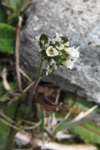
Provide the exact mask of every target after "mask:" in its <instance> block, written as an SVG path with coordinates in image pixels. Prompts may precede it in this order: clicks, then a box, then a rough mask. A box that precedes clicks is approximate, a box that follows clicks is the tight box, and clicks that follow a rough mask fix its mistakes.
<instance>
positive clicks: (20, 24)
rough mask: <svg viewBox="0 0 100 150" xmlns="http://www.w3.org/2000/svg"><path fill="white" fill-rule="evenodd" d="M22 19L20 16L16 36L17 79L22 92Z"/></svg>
mask: <svg viewBox="0 0 100 150" xmlns="http://www.w3.org/2000/svg"><path fill="white" fill-rule="evenodd" d="M22 21H23V18H22V17H21V16H19V22H18V27H17V37H16V51H15V56H16V73H17V81H18V86H19V91H20V93H22V91H23V89H22V84H21V76H20V67H19V65H20V61H19V46H20V31H21V27H22Z"/></svg>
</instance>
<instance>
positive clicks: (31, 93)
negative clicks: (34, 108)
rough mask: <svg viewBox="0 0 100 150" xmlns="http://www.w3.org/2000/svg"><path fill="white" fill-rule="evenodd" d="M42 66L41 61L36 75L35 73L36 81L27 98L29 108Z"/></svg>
mask: <svg viewBox="0 0 100 150" xmlns="http://www.w3.org/2000/svg"><path fill="white" fill-rule="evenodd" d="M43 64H44V62H43V61H41V63H40V66H39V70H38V73H37V77H36V80H35V83H34V85H33V87H32V89H31V92H30V95H29V98H28V106H31V104H32V98H33V96H34V95H35V93H36V89H37V86H38V84H39V81H40V76H41V72H42V69H43Z"/></svg>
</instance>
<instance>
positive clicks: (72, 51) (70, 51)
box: [65, 47, 79, 58]
mask: <svg viewBox="0 0 100 150" xmlns="http://www.w3.org/2000/svg"><path fill="white" fill-rule="evenodd" d="M78 50H79V47H78V48H76V49H75V48H74V47H69V48H65V51H66V52H67V53H68V54H69V56H71V57H72V58H78V57H79V51H78Z"/></svg>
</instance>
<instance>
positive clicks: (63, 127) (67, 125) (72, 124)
mask: <svg viewBox="0 0 100 150" xmlns="http://www.w3.org/2000/svg"><path fill="white" fill-rule="evenodd" d="M94 117H95V114H94V115H92V116H91V117H89V118H82V119H81V120H78V121H74V122H71V121H70V122H68V123H67V122H63V123H62V124H61V126H59V127H58V128H57V129H56V130H57V131H63V130H67V129H71V128H73V127H76V126H78V125H81V124H84V123H86V122H88V121H91V120H92V119H93V118H94Z"/></svg>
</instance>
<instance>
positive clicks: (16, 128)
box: [0, 118, 19, 130]
mask: <svg viewBox="0 0 100 150" xmlns="http://www.w3.org/2000/svg"><path fill="white" fill-rule="evenodd" d="M0 121H1V122H2V123H4V124H6V125H8V126H9V127H11V128H13V129H15V130H19V128H18V127H16V126H15V125H13V124H11V123H9V122H7V121H6V120H4V119H2V118H0Z"/></svg>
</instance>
